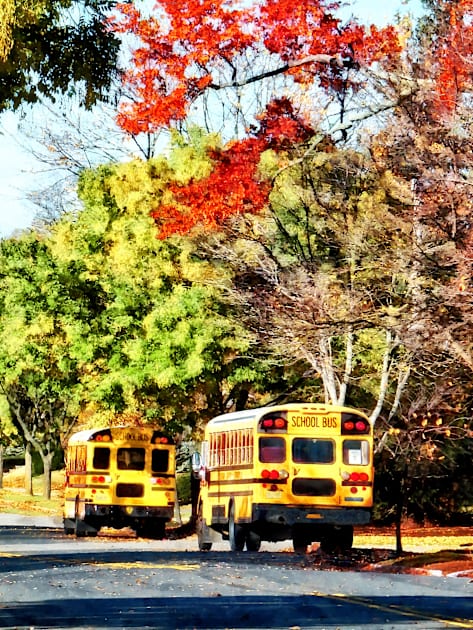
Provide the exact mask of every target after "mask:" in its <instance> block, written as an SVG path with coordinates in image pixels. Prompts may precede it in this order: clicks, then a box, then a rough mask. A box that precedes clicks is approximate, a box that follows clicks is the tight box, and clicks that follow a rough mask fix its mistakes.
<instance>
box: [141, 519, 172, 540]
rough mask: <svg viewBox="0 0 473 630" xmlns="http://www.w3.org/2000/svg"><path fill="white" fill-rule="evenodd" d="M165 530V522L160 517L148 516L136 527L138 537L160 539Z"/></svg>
mask: <svg viewBox="0 0 473 630" xmlns="http://www.w3.org/2000/svg"><path fill="white" fill-rule="evenodd" d="M165 532H166V524H165V521H164V520H163V519H162V518H148V519H146V520H144V521H143V522H142V523H140V525H139V526H138V527H137V528H136V535H137V536H138V537H139V538H152V539H154V540H162V539H163V538H164V534H165Z"/></svg>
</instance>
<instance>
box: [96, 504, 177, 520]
mask: <svg viewBox="0 0 473 630" xmlns="http://www.w3.org/2000/svg"><path fill="white" fill-rule="evenodd" d="M173 514H174V507H171V506H169V507H148V506H141V505H130V506H127V505H94V504H92V505H87V504H86V505H85V516H86V518H87V517H98V518H104V519H105V520H108V521H112V522H113V521H120V522H121V521H128V520H130V519H137V518H139V519H143V518H161V519H164V520H166V521H170V520H171V519H172V517H173Z"/></svg>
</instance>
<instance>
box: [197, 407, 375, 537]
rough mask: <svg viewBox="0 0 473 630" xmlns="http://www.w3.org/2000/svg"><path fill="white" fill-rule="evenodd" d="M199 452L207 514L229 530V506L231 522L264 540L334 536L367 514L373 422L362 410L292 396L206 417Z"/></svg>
mask: <svg viewBox="0 0 473 630" xmlns="http://www.w3.org/2000/svg"><path fill="white" fill-rule="evenodd" d="M271 419H273V421H274V423H275V424H274V427H273V425H272V424H271ZM278 423H279V425H280V426H281V427H282V428H281V429H278V428H277V426H276V425H277V424H278ZM342 424H343V426H342ZM266 425H267V426H268V427H269V428H267V429H266V428H265V426H266ZM201 456H202V461H201V471H200V475H199V476H200V479H201V482H200V495H199V502H200V510H201V515H202V520H203V523H204V524H205V526H206V527H209V528H213V529H214V530H216V531H218V532H220V533H221V534H222V535H223V536H224V538H226V537H228V535H229V534H228V530H229V529H230V527H231V526H230V511H231V517H232V519H233V524H232V525H236V526H238V527H240V529H241V531H243V532H246V535H249V532H252V533H255V534H257V535H258V536H259V537H260V538H261V539H262V540H285V539H287V538H293V539H294V540H295V539H296V538H297V537H299V538H301V539H302V540H307V541H310V542H312V541H316V540H321V539H329V538H331V539H333V532H334V531H336V530H337V528H341V529H342V530H343V531H344V532H345V534H346V531H348V528H350V527H352V526H354V525H363V524H366V523H367V522H369V519H370V509H371V507H372V504H373V442H372V428H371V427H370V425H369V421H368V418H367V417H366V416H365V415H364V414H363V413H361V412H359V411H357V410H354V409H351V408H347V407H337V406H329V405H309V404H296V403H293V404H288V405H280V406H277V407H266V408H259V409H255V410H250V411H244V412H237V413H234V414H231V413H230V414H224V415H222V416H218V417H217V418H214V419H213V420H211V421H210V422H209V423H208V425H207V427H206V431H205V439H204V442H203V444H202V449H201ZM242 535H243V534H242Z"/></svg>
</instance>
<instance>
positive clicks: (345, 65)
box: [112, 0, 400, 237]
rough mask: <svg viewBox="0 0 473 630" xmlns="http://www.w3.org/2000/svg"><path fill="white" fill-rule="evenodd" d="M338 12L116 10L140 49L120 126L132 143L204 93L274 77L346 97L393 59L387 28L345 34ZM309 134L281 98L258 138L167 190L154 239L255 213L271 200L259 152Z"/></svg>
mask: <svg viewBox="0 0 473 630" xmlns="http://www.w3.org/2000/svg"><path fill="white" fill-rule="evenodd" d="M337 8H338V5H337V3H335V2H330V1H329V0H299V1H298V2H294V1H293V0H261V1H260V2H256V1H253V2H241V3H235V2H230V1H229V0H187V1H186V2H175V0H159V2H157V4H156V5H155V9H154V12H153V15H152V16H151V17H143V16H142V15H141V14H140V12H139V11H138V9H137V8H136V7H135V6H134V5H133V4H120V5H118V9H119V15H118V17H116V18H115V19H114V20H113V22H112V27H113V28H114V29H115V30H116V31H117V32H121V33H126V34H128V35H132V36H133V37H134V39H135V41H137V42H139V45H137V46H136V47H135V49H134V51H133V55H132V63H131V67H130V69H129V71H128V72H127V73H126V75H125V79H124V80H125V83H126V84H127V85H128V87H130V88H131V91H132V93H133V94H134V98H133V100H130V101H128V102H126V103H124V104H123V105H122V107H121V109H120V113H119V116H118V122H119V124H120V126H121V127H122V128H123V129H124V130H126V131H128V132H129V133H131V134H137V133H140V132H155V131H157V130H159V129H162V128H170V127H172V126H174V125H176V124H178V123H179V122H180V121H183V120H184V119H185V118H186V116H187V115H188V113H189V110H190V108H191V106H192V105H193V104H194V103H195V102H196V101H197V99H199V97H202V96H203V95H205V94H206V93H209V92H210V91H215V92H219V91H222V90H225V89H227V88H236V89H238V88H240V87H243V86H248V85H252V84H253V85H255V84H257V83H258V82H262V81H264V80H265V79H269V78H274V77H276V76H286V77H289V78H291V79H292V81H294V82H295V83H296V84H301V85H308V86H310V85H319V86H321V87H322V88H325V89H331V90H335V91H336V90H341V89H347V85H350V82H351V80H352V79H351V75H353V74H354V73H353V72H351V73H350V81H349V70H350V69H351V68H357V67H359V66H361V65H363V66H365V65H368V64H371V63H373V62H376V61H379V60H386V59H389V58H390V57H395V56H397V55H398V54H399V52H400V45H399V41H398V36H397V32H396V30H395V29H394V28H393V27H387V28H384V29H378V28H376V27H374V26H372V27H370V28H365V27H362V26H360V25H358V24H356V23H354V22H350V23H348V24H345V25H343V24H342V23H341V21H340V20H339V19H337V18H336V17H334V11H335V9H337ZM342 79H343V80H342ZM352 85H353V83H352ZM310 133H312V132H311V130H310V126H309V125H308V124H306V123H304V122H303V120H302V118H301V116H297V115H296V114H295V112H294V108H293V104H291V102H290V101H289V100H288V99H287V97H286V98H284V99H277V100H275V101H274V103H272V104H269V105H268V106H267V109H266V112H265V113H264V114H263V115H262V117H261V119H260V128H259V130H258V131H257V132H255V131H254V129H252V130H248V132H247V137H246V138H244V139H242V140H239V141H234V142H232V143H231V144H230V145H229V146H227V147H226V149H225V150H222V151H220V152H218V153H217V152H215V153H214V154H213V155H212V156H211V158H212V160H213V163H214V170H213V172H212V174H211V175H210V176H209V177H208V178H207V179H206V180H205V181H199V182H191V183H190V184H189V185H188V186H187V187H185V188H183V187H177V186H176V187H174V189H173V193H174V195H175V198H176V202H177V205H176V206H170V205H167V206H161V207H160V208H158V209H157V210H156V212H155V213H154V216H155V218H156V220H157V222H158V224H159V226H160V236H161V237H165V236H168V235H169V234H172V233H175V232H179V233H183V232H185V231H187V230H188V229H190V228H191V227H192V226H193V225H195V224H196V223H198V222H203V223H204V224H206V225H209V226H215V225H219V224H221V223H222V221H225V219H226V218H227V217H228V216H230V215H231V214H233V213H236V212H243V211H251V212H256V211H258V210H259V209H260V208H261V207H262V206H264V204H265V202H266V200H267V195H268V192H269V186H268V185H267V184H265V183H263V182H260V181H258V177H257V165H258V162H259V158H260V155H261V152H262V151H264V150H265V149H267V148H268V147H270V146H272V147H273V148H274V149H276V150H278V149H281V148H282V147H284V146H285V142H284V138H285V139H286V140H289V139H290V140H291V141H292V142H297V141H301V140H303V139H304V138H306V137H307V136H308V135H310ZM183 201H185V205H186V207H187V210H184V211H183V209H182V206H180V205H179V204H180V203H181V202H183Z"/></svg>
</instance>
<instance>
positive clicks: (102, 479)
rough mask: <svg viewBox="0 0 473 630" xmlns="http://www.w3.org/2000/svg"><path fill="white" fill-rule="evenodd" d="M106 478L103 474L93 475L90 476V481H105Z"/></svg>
mask: <svg viewBox="0 0 473 630" xmlns="http://www.w3.org/2000/svg"><path fill="white" fill-rule="evenodd" d="M106 481H107V479H106V478H105V477H104V476H103V475H98V476H96V475H94V476H93V477H92V483H105V482H106Z"/></svg>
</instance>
